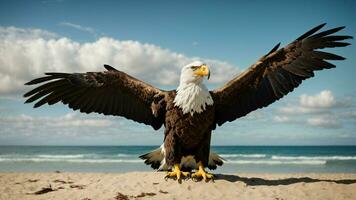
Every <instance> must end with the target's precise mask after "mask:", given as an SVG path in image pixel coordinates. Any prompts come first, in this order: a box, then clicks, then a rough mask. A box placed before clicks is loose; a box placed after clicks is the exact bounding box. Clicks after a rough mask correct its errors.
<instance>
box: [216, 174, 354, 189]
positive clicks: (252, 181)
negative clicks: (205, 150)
mask: <svg viewBox="0 0 356 200" xmlns="http://www.w3.org/2000/svg"><path fill="white" fill-rule="evenodd" d="M215 180H226V181H230V182H238V181H240V182H244V183H246V185H248V186H263V185H264V186H274V185H291V184H295V183H317V182H330V183H337V184H353V183H356V179H340V180H330V179H314V178H309V177H300V178H284V179H263V178H255V177H252V178H247V177H240V176H236V175H228V174H215Z"/></svg>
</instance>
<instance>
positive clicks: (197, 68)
mask: <svg viewBox="0 0 356 200" xmlns="http://www.w3.org/2000/svg"><path fill="white" fill-rule="evenodd" d="M205 76H207V77H208V79H209V77H210V70H209V67H208V66H207V65H206V64H204V63H203V62H201V61H195V62H192V63H190V64H188V65H186V66H184V67H183V68H182V71H181V75H180V82H179V86H178V88H177V95H176V97H175V98H174V105H175V106H177V107H179V108H181V109H182V111H183V114H186V113H190V114H191V115H193V114H194V113H196V112H197V113H201V112H203V111H204V110H205V108H206V106H207V105H212V104H213V103H214V102H213V99H212V97H211V95H210V93H209V90H208V88H207V87H206V86H205V85H204V83H203V80H204V77H205Z"/></svg>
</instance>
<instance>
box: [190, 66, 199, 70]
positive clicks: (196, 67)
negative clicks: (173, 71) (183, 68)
mask: <svg viewBox="0 0 356 200" xmlns="http://www.w3.org/2000/svg"><path fill="white" fill-rule="evenodd" d="M198 68H199V66H191V67H190V69H192V70H193V71H195V70H197V69H198Z"/></svg>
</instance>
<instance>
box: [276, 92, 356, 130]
mask: <svg viewBox="0 0 356 200" xmlns="http://www.w3.org/2000/svg"><path fill="white" fill-rule="evenodd" d="M276 114H277V115H276V116H275V117H274V118H273V121H274V122H277V123H289V124H298V125H302V126H313V127H321V128H327V129H336V128H341V127H342V123H341V121H345V120H350V119H352V118H353V116H354V114H355V113H354V104H353V102H352V101H350V99H348V98H344V99H337V98H336V97H335V96H334V94H333V93H332V92H331V91H330V90H322V91H320V92H319V93H317V94H315V95H308V94H302V95H300V97H299V101H298V102H297V103H288V104H287V105H285V106H282V107H280V108H278V109H277V112H276Z"/></svg>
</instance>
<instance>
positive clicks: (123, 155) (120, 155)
mask: <svg viewBox="0 0 356 200" xmlns="http://www.w3.org/2000/svg"><path fill="white" fill-rule="evenodd" d="M117 156H118V157H132V156H136V155H133V154H125V153H119V154H117ZM137 157H138V156H137Z"/></svg>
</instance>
